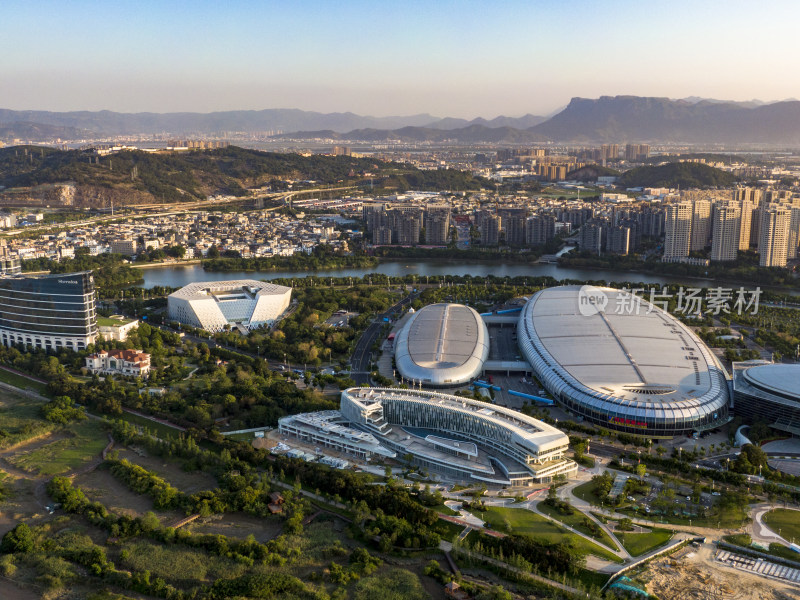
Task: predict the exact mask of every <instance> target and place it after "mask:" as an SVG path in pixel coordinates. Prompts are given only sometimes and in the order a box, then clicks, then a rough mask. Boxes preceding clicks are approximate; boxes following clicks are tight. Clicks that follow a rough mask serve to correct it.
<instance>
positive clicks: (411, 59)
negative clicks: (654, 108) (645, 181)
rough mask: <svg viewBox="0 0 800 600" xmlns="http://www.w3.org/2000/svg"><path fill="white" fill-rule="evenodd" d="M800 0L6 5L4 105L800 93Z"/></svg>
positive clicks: (486, 109) (416, 102)
mask: <svg viewBox="0 0 800 600" xmlns="http://www.w3.org/2000/svg"><path fill="white" fill-rule="evenodd" d="M798 17H800V2H797V1H796V0H786V1H777V0H776V1H771V0H760V1H759V2H757V3H756V2H753V1H739V0H725V1H719V2H717V1H705V0H694V1H683V0H658V1H657V0H635V1H624V0H603V1H601V0H597V1H594V2H590V1H582V0H553V1H549V2H545V1H538V0H527V1H505V2H504V1H502V0H496V1H494V2H477V1H466V0H465V1H461V2H455V1H447V0H441V1H436V0H427V1H417V0H403V1H396V2H389V1H388V0H371V1H365V0H329V1H318V2H311V1H303V0H286V1H284V2H269V1H266V0H265V1H261V2H256V1H243V0H241V1H237V0H223V1H220V0H213V1H203V0H193V1H177V0H176V1H168V0H117V1H112V2H109V1H107V0H104V1H102V2H100V1H97V2H85V1H82V0H69V1H67V2H65V1H63V0H58V1H52V2H48V1H37V0H24V1H17V0H2V2H0V23H2V34H0V108H10V109H16V110H26V109H28V110H54V111H68V110H103V109H106V110H114V111H120V112H142V111H151V112H178V111H191V112H211V111H219V110H242V109H264V108H300V109H303V110H315V111H320V112H345V111H351V112H355V113H357V114H362V115H374V116H388V115H411V114H418V113H429V114H432V115H434V116H438V117H445V116H450V117H463V118H474V117H478V116H482V117H485V118H492V117H495V116H497V115H508V116H520V115H523V114H526V113H531V114H537V115H547V114H550V113H553V112H554V111H557V110H558V109H560V108H561V107H563V106H564V105H566V104H567V103H568V102H569V100H570V98H572V97H574V96H581V97H585V98H596V97H598V96H601V95H618V94H632V95H637V96H666V97H670V98H683V97H687V96H701V97H706V98H718V99H726V100H751V99H753V98H758V99H761V100H766V101H774V100H782V99H786V98H791V97H795V98H800V77H797V72H798V68H800V67H798V65H800V44H798V43H797V34H796V28H797V23H798Z"/></svg>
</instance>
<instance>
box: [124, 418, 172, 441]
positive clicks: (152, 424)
mask: <svg viewBox="0 0 800 600" xmlns="http://www.w3.org/2000/svg"><path fill="white" fill-rule="evenodd" d="M115 418H116V419H122V420H123V421H127V422H128V423H131V424H132V425H136V426H138V427H142V428H144V429H148V430H150V432H151V433H152V434H153V435H155V436H156V437H159V438H161V439H169V438H177V437H178V436H180V434H181V433H182V432H181V430H180V429H175V428H174V427H170V426H169V425H163V424H161V423H158V422H156V421H151V420H150V419H145V418H144V417H140V416H139V415H134V414H131V413H129V412H123V413H122V414H121V415H119V416H118V417H115Z"/></svg>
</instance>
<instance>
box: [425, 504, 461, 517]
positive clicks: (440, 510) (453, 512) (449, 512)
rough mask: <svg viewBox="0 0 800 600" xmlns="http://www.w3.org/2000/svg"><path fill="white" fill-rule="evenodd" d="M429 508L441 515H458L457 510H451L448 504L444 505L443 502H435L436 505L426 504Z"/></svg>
mask: <svg viewBox="0 0 800 600" xmlns="http://www.w3.org/2000/svg"><path fill="white" fill-rule="evenodd" d="M427 508H430V509H431V510H435V511H436V512H438V513H441V514H443V515H450V516H451V517H455V516H458V511H456V510H453V509H452V508H450V507H449V506H445V505H444V504H437V505H436V506H428V507H427Z"/></svg>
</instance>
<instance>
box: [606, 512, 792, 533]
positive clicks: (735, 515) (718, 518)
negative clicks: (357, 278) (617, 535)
mask: <svg viewBox="0 0 800 600" xmlns="http://www.w3.org/2000/svg"><path fill="white" fill-rule="evenodd" d="M616 511H617V512H618V513H622V514H625V515H628V516H629V517H630V518H631V519H633V520H636V519H642V520H645V521H652V522H654V523H664V524H668V525H686V526H687V527H709V528H712V529H738V528H739V527H741V526H742V525H743V524H744V522H745V520H746V519H747V513H746V511H744V510H739V509H735V510H734V509H731V510H728V511H726V512H725V514H723V515H713V516H710V517H704V518H701V517H685V516H683V515H680V516H676V515H657V514H643V513H640V512H639V511H637V510H634V509H633V508H631V507H625V508H617V509H616ZM798 514H800V513H798Z"/></svg>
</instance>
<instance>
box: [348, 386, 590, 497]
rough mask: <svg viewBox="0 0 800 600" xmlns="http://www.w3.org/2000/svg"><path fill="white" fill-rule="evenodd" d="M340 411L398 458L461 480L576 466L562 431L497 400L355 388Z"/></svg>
mask: <svg viewBox="0 0 800 600" xmlns="http://www.w3.org/2000/svg"><path fill="white" fill-rule="evenodd" d="M339 410H340V412H341V413H342V416H343V417H344V418H345V419H347V420H348V421H349V422H350V424H351V425H352V426H354V427H358V428H359V429H362V430H363V431H366V432H367V433H370V434H372V435H373V436H375V438H376V439H377V440H378V442H379V443H380V444H381V445H383V446H386V447H387V448H390V449H391V450H392V451H394V452H395V453H396V454H397V456H398V457H406V458H407V460H409V461H410V462H413V463H415V464H418V465H421V466H423V467H425V468H427V469H431V470H433V471H436V472H438V473H441V474H443V475H445V476H446V477H448V478H452V479H455V480H459V481H471V482H473V483H478V482H483V483H485V484H488V485H492V486H498V487H499V486H532V485H534V484H535V483H547V482H550V481H552V480H553V478H554V477H556V476H558V475H563V476H567V477H569V476H573V475H575V474H576V473H577V470H578V469H577V465H576V464H575V463H574V462H573V461H571V460H568V459H566V458H564V454H565V453H566V451H567V449H568V447H569V439H568V438H567V436H566V435H565V434H564V433H562V432H561V431H559V430H558V429H556V428H555V427H553V426H551V425H547V424H546V423H543V422H541V421H539V420H537V419H534V418H532V417H529V416H527V415H525V414H523V413H521V412H519V411H516V410H512V409H509V408H504V407H502V406H498V405H495V404H489V403H486V402H480V401H478V400H472V399H471V398H465V397H462V396H451V395H448V394H442V393H438V392H427V391H421V390H404V389H399V388H350V389H347V390H344V391H343V392H342V398H341V404H340V408H339Z"/></svg>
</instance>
